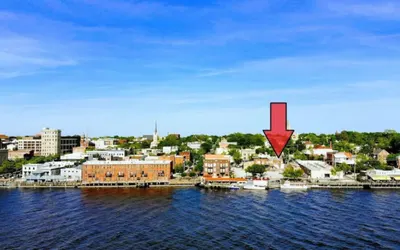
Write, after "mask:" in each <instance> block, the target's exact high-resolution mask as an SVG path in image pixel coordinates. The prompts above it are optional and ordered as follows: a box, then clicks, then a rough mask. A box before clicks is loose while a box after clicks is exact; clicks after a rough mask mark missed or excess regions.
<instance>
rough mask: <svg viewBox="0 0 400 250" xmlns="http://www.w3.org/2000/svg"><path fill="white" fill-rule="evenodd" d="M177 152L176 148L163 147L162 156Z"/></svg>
mask: <svg viewBox="0 0 400 250" xmlns="http://www.w3.org/2000/svg"><path fill="white" fill-rule="evenodd" d="M176 151H178V146H166V147H163V149H162V152H163V153H164V154H171V153H172V152H176Z"/></svg>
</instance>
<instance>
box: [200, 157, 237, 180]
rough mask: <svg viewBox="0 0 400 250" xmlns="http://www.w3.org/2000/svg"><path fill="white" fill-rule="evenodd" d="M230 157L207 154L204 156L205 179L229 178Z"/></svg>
mask: <svg viewBox="0 0 400 250" xmlns="http://www.w3.org/2000/svg"><path fill="white" fill-rule="evenodd" d="M230 167H231V162H230V157H229V155H213V154H206V155H205V156H204V171H203V172H204V173H203V176H204V177H214V178H217V177H229V173H230Z"/></svg>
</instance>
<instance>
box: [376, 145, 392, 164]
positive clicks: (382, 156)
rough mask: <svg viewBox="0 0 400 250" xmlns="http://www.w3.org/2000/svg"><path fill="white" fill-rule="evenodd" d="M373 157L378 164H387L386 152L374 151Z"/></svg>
mask: <svg viewBox="0 0 400 250" xmlns="http://www.w3.org/2000/svg"><path fill="white" fill-rule="evenodd" d="M373 156H374V158H375V159H377V160H378V161H379V162H380V163H382V164H386V163H387V157H388V156H389V153H388V151H386V150H384V149H375V150H374V152H373Z"/></svg>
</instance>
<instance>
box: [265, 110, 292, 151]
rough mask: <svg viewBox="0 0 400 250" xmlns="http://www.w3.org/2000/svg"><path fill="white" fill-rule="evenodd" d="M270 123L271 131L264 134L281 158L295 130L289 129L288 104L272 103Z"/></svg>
mask: <svg viewBox="0 0 400 250" xmlns="http://www.w3.org/2000/svg"><path fill="white" fill-rule="evenodd" d="M270 122H271V129H270V130H263V132H264V134H265V137H267V139H268V141H269V143H270V144H271V146H272V148H273V150H274V152H275V154H276V156H278V158H279V157H280V156H281V154H282V152H283V150H284V149H285V147H286V145H287V144H288V142H289V139H290V137H291V136H292V134H293V133H294V130H293V129H289V130H288V129H287V104H286V102H271V118H270Z"/></svg>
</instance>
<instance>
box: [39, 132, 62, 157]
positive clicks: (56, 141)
mask: <svg viewBox="0 0 400 250" xmlns="http://www.w3.org/2000/svg"><path fill="white" fill-rule="evenodd" d="M41 136H42V138H41V141H42V151H41V155H42V156H49V155H60V154H61V130H59V129H50V128H44V129H43V130H42V133H41Z"/></svg>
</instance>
